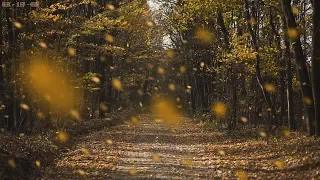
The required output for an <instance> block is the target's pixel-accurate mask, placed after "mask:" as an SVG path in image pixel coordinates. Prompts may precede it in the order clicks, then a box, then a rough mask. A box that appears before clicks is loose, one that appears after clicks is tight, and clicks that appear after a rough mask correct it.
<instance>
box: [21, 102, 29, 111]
mask: <svg viewBox="0 0 320 180" xmlns="http://www.w3.org/2000/svg"><path fill="white" fill-rule="evenodd" d="M20 107H21V109H23V110H26V111H29V110H30V108H29V106H28V105H26V104H24V103H21V104H20Z"/></svg>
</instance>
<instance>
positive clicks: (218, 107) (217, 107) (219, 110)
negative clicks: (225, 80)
mask: <svg viewBox="0 0 320 180" xmlns="http://www.w3.org/2000/svg"><path fill="white" fill-rule="evenodd" d="M212 111H213V112H214V114H215V115H216V116H217V117H220V118H222V117H225V115H226V113H227V106H226V105H225V104H223V103H214V104H213V105H212Z"/></svg>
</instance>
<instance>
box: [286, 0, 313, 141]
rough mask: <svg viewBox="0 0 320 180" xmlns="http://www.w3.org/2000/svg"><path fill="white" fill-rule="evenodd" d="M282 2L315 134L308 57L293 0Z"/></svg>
mask: <svg viewBox="0 0 320 180" xmlns="http://www.w3.org/2000/svg"><path fill="white" fill-rule="evenodd" d="M281 3H282V9H283V12H284V16H285V18H286V22H287V27H288V30H290V31H291V32H293V33H292V34H291V36H290V35H289V37H290V41H291V45H292V48H293V51H294V55H295V60H296V66H297V74H298V77H299V82H300V88H301V92H302V97H303V99H304V104H305V107H306V110H307V115H308V120H307V130H308V134H309V135H314V132H315V110H314V105H313V93H312V88H311V83H310V79H309V75H308V69H307V65H306V58H305V56H304V54H303V50H302V46H301V41H300V34H299V32H298V29H297V24H296V21H295V18H294V15H293V13H292V9H291V0H281ZM288 33H289V31H288ZM293 36H295V37H293ZM310 102H312V103H310Z"/></svg>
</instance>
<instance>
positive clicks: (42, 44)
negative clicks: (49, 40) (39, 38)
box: [39, 42, 47, 49]
mask: <svg viewBox="0 0 320 180" xmlns="http://www.w3.org/2000/svg"><path fill="white" fill-rule="evenodd" d="M39 45H40V47H42V48H44V49H46V48H47V44H46V43H44V42H40V43H39Z"/></svg>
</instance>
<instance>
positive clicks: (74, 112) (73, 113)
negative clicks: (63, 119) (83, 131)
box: [70, 109, 81, 121]
mask: <svg viewBox="0 0 320 180" xmlns="http://www.w3.org/2000/svg"><path fill="white" fill-rule="evenodd" d="M70 114H71V117H72V118H73V119H74V120H77V121H80V120H81V117H80V113H79V112H78V111H77V110H74V109H73V110H71V111H70Z"/></svg>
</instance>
